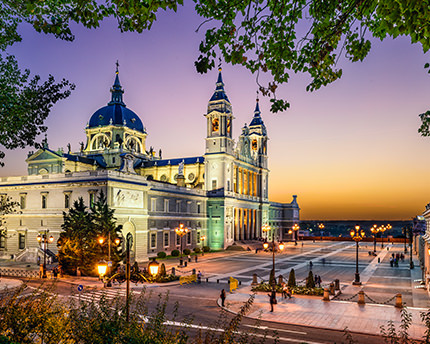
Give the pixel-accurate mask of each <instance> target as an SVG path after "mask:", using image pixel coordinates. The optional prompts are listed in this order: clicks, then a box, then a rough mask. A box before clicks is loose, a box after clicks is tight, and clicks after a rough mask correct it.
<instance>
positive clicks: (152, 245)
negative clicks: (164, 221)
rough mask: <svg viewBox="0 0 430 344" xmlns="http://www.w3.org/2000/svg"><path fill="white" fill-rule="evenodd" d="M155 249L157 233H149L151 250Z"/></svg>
mask: <svg viewBox="0 0 430 344" xmlns="http://www.w3.org/2000/svg"><path fill="white" fill-rule="evenodd" d="M156 247H157V233H151V248H156Z"/></svg>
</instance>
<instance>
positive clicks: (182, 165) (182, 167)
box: [178, 161, 184, 176]
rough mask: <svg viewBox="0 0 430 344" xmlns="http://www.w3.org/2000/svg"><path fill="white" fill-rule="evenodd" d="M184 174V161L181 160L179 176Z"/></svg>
mask: <svg viewBox="0 0 430 344" xmlns="http://www.w3.org/2000/svg"><path fill="white" fill-rule="evenodd" d="M183 175H184V162H183V161H181V162H180V163H179V166H178V176H183Z"/></svg>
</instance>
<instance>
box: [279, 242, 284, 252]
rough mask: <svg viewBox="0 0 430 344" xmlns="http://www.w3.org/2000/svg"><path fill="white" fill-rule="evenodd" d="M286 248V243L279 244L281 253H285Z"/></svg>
mask: <svg viewBox="0 0 430 344" xmlns="http://www.w3.org/2000/svg"><path fill="white" fill-rule="evenodd" d="M284 248H285V245H284V243H283V242H280V243H279V249H280V250H281V251H283V250H284Z"/></svg>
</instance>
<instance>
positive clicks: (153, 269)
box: [148, 258, 160, 278]
mask: <svg viewBox="0 0 430 344" xmlns="http://www.w3.org/2000/svg"><path fill="white" fill-rule="evenodd" d="M159 267H160V264H159V263H158V262H157V261H156V260H155V258H152V262H151V263H149V264H148V270H149V273H150V274H151V275H152V277H154V278H155V276H157V275H158V269H159Z"/></svg>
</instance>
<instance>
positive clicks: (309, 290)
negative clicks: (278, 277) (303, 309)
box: [251, 282, 324, 296]
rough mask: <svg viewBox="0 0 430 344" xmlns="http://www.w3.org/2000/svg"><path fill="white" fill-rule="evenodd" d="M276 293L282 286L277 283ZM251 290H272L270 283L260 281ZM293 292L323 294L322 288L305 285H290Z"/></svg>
mask: <svg viewBox="0 0 430 344" xmlns="http://www.w3.org/2000/svg"><path fill="white" fill-rule="evenodd" d="M275 289H276V292H277V293H282V286H281V285H280V284H277V285H276V286H275ZM251 290H252V291H253V292H257V291H261V292H270V291H271V290H272V285H271V284H270V283H263V282H262V283H260V284H258V285H256V286H254V287H252V289H251ZM291 291H292V292H293V294H297V295H309V296H322V295H323V294H324V289H322V288H316V287H315V288H308V287H306V286H295V287H291Z"/></svg>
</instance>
